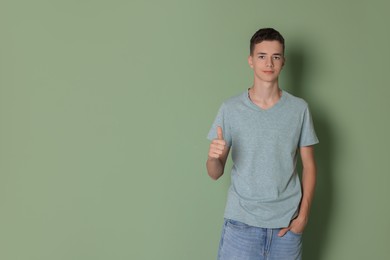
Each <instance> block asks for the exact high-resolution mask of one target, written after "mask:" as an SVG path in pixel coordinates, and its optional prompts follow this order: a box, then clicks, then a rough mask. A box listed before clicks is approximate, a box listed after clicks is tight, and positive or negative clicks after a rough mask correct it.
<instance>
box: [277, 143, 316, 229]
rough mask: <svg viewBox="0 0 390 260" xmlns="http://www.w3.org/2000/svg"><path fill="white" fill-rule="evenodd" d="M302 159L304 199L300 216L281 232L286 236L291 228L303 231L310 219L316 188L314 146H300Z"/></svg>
mask: <svg viewBox="0 0 390 260" xmlns="http://www.w3.org/2000/svg"><path fill="white" fill-rule="evenodd" d="M300 154H301V159H302V167H303V171H302V193H303V194H302V200H301V204H300V208H299V213H298V216H297V217H296V218H295V219H293V220H292V221H291V223H290V226H288V227H286V228H283V229H281V230H280V232H279V234H278V235H279V236H284V234H286V233H287V231H289V230H291V231H293V232H294V233H302V232H303V230H304V229H305V226H306V224H307V222H308V219H309V211H310V206H311V202H312V200H313V197H314V189H315V185H316V175H317V169H316V162H315V159H314V147H313V146H304V147H301V148H300Z"/></svg>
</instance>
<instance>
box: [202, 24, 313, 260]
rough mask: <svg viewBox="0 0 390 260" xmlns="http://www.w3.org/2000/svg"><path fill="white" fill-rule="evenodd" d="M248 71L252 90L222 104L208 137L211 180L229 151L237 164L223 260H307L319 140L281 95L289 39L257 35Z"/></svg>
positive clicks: (303, 113) (296, 103) (297, 102)
mask: <svg viewBox="0 0 390 260" xmlns="http://www.w3.org/2000/svg"><path fill="white" fill-rule="evenodd" d="M248 63H249V66H250V67H251V68H252V69H253V74H254V81H253V86H252V87H250V88H248V89H247V90H245V91H244V93H242V94H240V95H238V96H235V97H232V98H230V99H227V100H226V101H225V102H223V103H222V105H221V107H220V109H219V111H218V114H217V116H216V119H215V121H214V123H213V125H212V127H211V129H210V132H209V134H208V139H209V140H211V144H210V148H209V153H208V159H207V163H206V165H207V171H208V174H209V176H210V177H211V178H212V179H214V180H217V179H218V178H219V177H221V176H222V174H223V173H224V168H225V163H226V159H227V157H228V154H229V151H230V149H231V150H232V160H233V167H232V170H231V186H230V188H229V191H228V198H227V204H226V209H225V214H224V218H225V221H224V226H223V229H222V235H221V241H220V246H219V251H218V259H220V260H228V259H239V260H246V259H247V260H252V259H256V260H261V259H267V260H293V259H294V260H296V259H301V258H302V257H301V251H302V250H301V248H302V232H303V230H304V229H305V226H306V223H307V221H308V216H309V209H310V205H311V202H312V199H313V195H314V188H315V182H316V163H315V160H314V148H313V145H314V144H316V143H318V139H317V136H316V134H315V131H314V127H313V123H312V119H311V115H310V112H309V108H308V105H307V103H306V102H305V101H304V100H303V99H301V98H298V97H295V96H293V95H291V94H289V93H288V92H286V91H284V90H282V89H280V88H279V84H278V77H279V74H280V72H281V70H282V68H283V66H284V64H285V57H284V38H283V37H282V35H281V34H280V33H279V32H278V31H276V30H274V29H272V28H263V29H260V30H258V31H257V32H256V33H255V34H254V35H253V37H252V38H251V40H250V55H249V57H248ZM298 153H300V157H301V160H302V166H303V172H302V184H301V182H300V180H299V176H298V174H297V171H296V161H297V157H298Z"/></svg>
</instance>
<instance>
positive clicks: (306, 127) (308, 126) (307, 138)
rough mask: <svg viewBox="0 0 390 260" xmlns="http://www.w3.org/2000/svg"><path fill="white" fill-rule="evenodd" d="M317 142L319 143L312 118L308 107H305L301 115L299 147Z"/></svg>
mask: <svg viewBox="0 0 390 260" xmlns="http://www.w3.org/2000/svg"><path fill="white" fill-rule="evenodd" d="M317 143H319V140H318V138H317V135H316V132H315V130H314V125H313V119H312V117H311V113H310V111H309V107H306V109H305V112H304V115H303V122H302V129H301V136H300V138H299V147H303V146H310V145H314V144H317Z"/></svg>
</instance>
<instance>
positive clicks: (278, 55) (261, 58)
mask: <svg viewBox="0 0 390 260" xmlns="http://www.w3.org/2000/svg"><path fill="white" fill-rule="evenodd" d="M284 62H285V59H284V55H283V45H282V44H281V43H280V42H278V41H262V42H260V43H258V44H256V45H255V48H254V50H253V53H252V54H251V55H250V56H249V57H248V63H249V66H250V67H251V68H252V69H253V72H254V74H255V80H260V81H263V82H275V81H277V80H278V77H279V74H280V72H281V70H282V68H283V65H284Z"/></svg>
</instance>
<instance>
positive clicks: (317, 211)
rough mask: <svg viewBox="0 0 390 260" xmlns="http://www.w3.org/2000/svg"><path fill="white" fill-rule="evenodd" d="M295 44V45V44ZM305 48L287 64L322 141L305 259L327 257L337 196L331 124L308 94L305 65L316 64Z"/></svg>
mask: <svg viewBox="0 0 390 260" xmlns="http://www.w3.org/2000/svg"><path fill="white" fill-rule="evenodd" d="M291 47H293V46H291ZM308 57H309V56H308V55H307V52H306V50H304V48H302V47H301V48H291V49H290V48H289V54H288V66H286V73H287V75H286V76H288V77H287V80H288V81H287V82H288V85H289V86H290V89H291V92H292V94H294V95H296V96H298V97H302V98H304V99H305V100H306V101H307V102H308V103H309V106H310V110H311V113H312V115H313V121H314V127H315V130H316V133H317V136H318V139H319V140H320V143H319V144H317V145H316V146H315V153H316V161H317V169H318V173H317V186H316V192H315V198H314V201H313V204H312V208H311V213H310V217H309V223H308V226H307V227H306V230H305V232H304V235H303V259H315V260H321V259H324V256H323V253H322V252H323V249H324V248H325V247H326V244H327V241H329V234H328V230H329V225H330V222H331V216H332V204H333V203H332V202H333V199H334V189H333V178H332V174H333V171H332V168H333V167H332V161H333V158H332V155H333V154H334V153H333V152H332V147H333V145H332V140H334V139H333V138H332V131H331V124H330V122H329V121H328V120H327V119H326V117H325V113H323V112H322V111H321V108H320V107H319V105H317V104H315V103H313V102H310V98H306V97H305V93H306V90H307V89H309V88H310V86H306V85H305V84H304V81H303V78H304V77H305V71H306V70H305V67H306V68H307V66H312V64H313V63H315V62H312V60H311V59H309V58H308Z"/></svg>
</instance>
